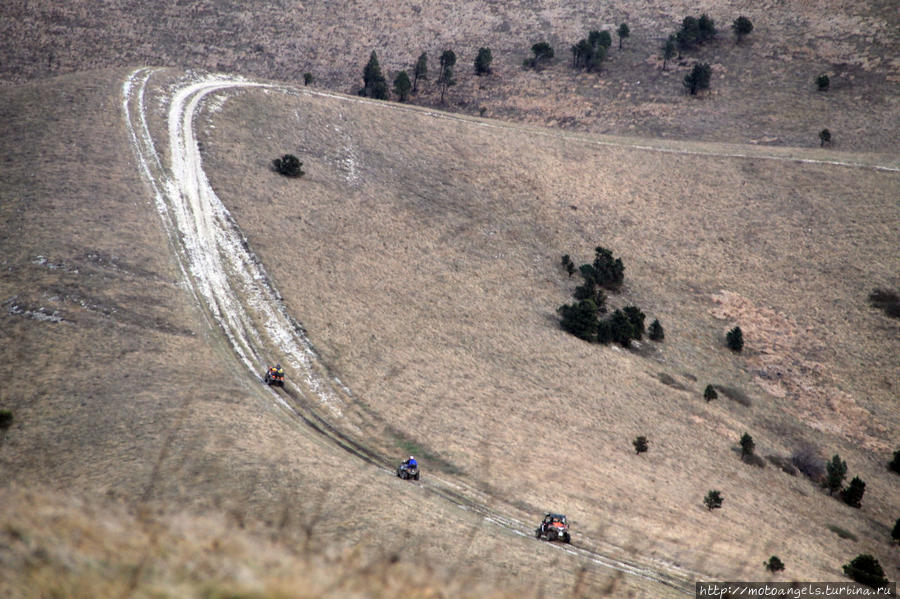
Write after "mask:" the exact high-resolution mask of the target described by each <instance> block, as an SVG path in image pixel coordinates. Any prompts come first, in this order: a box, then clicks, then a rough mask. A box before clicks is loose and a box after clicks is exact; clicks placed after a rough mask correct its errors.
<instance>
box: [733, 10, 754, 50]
mask: <svg viewBox="0 0 900 599" xmlns="http://www.w3.org/2000/svg"><path fill="white" fill-rule="evenodd" d="M731 28H732V29H733V30H734V35H735V37H736V38H737V41H735V44H740V43H741V40H742V39H743V38H744V36H745V35H747V34H748V33H750V32H751V31H753V23H751V22H750V19H748V18H747V17H744V16H741V17H738V18H736V19H735V20H734V23H732V24H731Z"/></svg>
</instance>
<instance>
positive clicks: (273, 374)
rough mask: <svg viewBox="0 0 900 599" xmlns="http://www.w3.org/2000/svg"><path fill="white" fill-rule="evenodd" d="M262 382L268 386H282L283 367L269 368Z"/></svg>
mask: <svg viewBox="0 0 900 599" xmlns="http://www.w3.org/2000/svg"><path fill="white" fill-rule="evenodd" d="M263 382H264V383H265V384H267V385H270V386H275V387H284V369H283V368H281V366H273V367H272V368H269V369H268V370H267V371H266V376H265V378H263Z"/></svg>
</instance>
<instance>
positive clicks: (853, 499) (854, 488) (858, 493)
mask: <svg viewBox="0 0 900 599" xmlns="http://www.w3.org/2000/svg"><path fill="white" fill-rule="evenodd" d="M865 492H866V483H865V482H863V480H862V479H861V478H859V477H858V476H854V477H853V480H851V481H850V486H848V487H847V488H846V489H844V490H843V491H841V499H843V500H844V503H846V504H847V505H849V506H850V507H856V508H858V507H862V498H863V494H864V493H865Z"/></svg>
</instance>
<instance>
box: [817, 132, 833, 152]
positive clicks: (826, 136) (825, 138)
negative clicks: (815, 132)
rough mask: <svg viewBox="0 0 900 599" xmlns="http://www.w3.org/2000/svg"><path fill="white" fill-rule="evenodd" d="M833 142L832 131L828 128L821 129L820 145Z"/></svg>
mask: <svg viewBox="0 0 900 599" xmlns="http://www.w3.org/2000/svg"><path fill="white" fill-rule="evenodd" d="M830 143H831V131H829V130H828V129H822V130H821V131H819V147H820V148H821V147H823V146H824V145H825V144H830Z"/></svg>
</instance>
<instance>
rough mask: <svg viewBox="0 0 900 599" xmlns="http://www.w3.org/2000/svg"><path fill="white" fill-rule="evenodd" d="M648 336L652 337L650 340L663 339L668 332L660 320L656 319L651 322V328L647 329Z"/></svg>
mask: <svg viewBox="0 0 900 599" xmlns="http://www.w3.org/2000/svg"><path fill="white" fill-rule="evenodd" d="M647 337H649V338H650V341H662V340H663V339H665V337H666V334H665V332H664V331H663V328H662V325H661V324H659V320H654V321H653V322H651V323H650V328H649V329H647Z"/></svg>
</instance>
